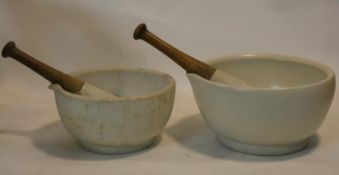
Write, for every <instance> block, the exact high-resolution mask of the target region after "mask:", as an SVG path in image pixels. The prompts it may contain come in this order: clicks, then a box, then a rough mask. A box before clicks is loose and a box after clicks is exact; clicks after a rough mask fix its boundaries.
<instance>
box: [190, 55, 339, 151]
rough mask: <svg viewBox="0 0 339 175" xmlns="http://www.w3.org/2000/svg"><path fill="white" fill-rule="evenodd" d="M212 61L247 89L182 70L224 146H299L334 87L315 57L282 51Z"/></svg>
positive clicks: (255, 148) (271, 148)
mask: <svg viewBox="0 0 339 175" xmlns="http://www.w3.org/2000/svg"><path fill="white" fill-rule="evenodd" d="M209 63H210V64H211V65H213V66H215V67H217V68H219V69H221V70H223V71H225V72H227V73H229V74H230V75H233V76H235V77H237V78H239V79H241V80H244V81H245V82H246V83H247V84H248V85H249V86H251V87H236V86H232V85H226V84H220V83H216V82H212V81H208V80H206V79H203V78H201V77H200V76H197V75H195V74H187V76H188V78H189V80H190V82H191V85H192V89H193V92H194V96H195V99H196V101H197V104H198V106H199V109H200V112H201V114H202V116H203V118H204V119H205V121H206V122H207V123H208V124H209V126H210V127H211V128H212V129H213V130H214V131H215V133H216V135H217V138H218V140H219V141H221V143H223V144H224V145H225V146H227V147H229V148H231V149H233V150H237V151H240V152H244V153H249V154H257V155H280V154H287V153H291V152H295V151H297V150H300V149H301V148H303V147H304V146H305V145H306V144H307V142H308V139H309V137H310V136H312V135H313V134H314V133H315V132H316V130H317V129H318V128H319V127H320V125H321V123H322V121H323V120H324V118H325V116H326V114H327V112H328V109H329V107H330V104H331V102H332V98H333V95H334V90H335V75H334V72H333V71H332V70H331V69H330V68H329V67H327V66H325V65H323V64H320V63H316V62H314V61H310V60H306V59H302V58H297V57H292V56H283V55H271V54H252V55H233V56H226V57H222V58H219V59H215V60H213V61H211V62H209Z"/></svg>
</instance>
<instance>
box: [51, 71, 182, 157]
mask: <svg viewBox="0 0 339 175" xmlns="http://www.w3.org/2000/svg"><path fill="white" fill-rule="evenodd" d="M72 75H73V76H75V77H77V78H80V79H82V80H85V81H88V82H90V83H92V84H94V85H96V86H98V87H100V88H102V89H104V90H106V91H108V92H112V93H114V94H116V95H118V96H121V97H122V98H120V99H109V98H108V99H100V98H96V97H89V96H81V95H76V94H72V93H69V92H67V91H65V90H63V89H62V88H61V87H60V86H59V85H56V84H53V85H51V86H50V88H51V89H53V90H54V94H55V100H56V105H57V109H58V112H59V115H60V118H61V121H62V123H63V124H64V126H65V127H66V128H67V129H68V131H69V132H70V133H71V134H72V135H73V136H74V137H75V138H76V139H78V140H79V142H80V144H81V145H82V146H83V147H84V148H86V149H88V150H91V151H94V152H97V153H110V154H121V153H128V152H134V151H138V150H141V149H143V148H146V147H148V146H149V145H150V144H152V143H153V141H154V139H155V137H156V136H158V135H159V134H160V133H161V131H162V129H163V128H164V127H165V125H166V123H167V121H168V119H169V117H170V114H171V111H172V107H173V101H174V94H175V81H174V79H173V78H172V77H170V76H169V75H167V74H163V73H160V72H157V71H152V70H145V69H133V70H132V69H106V70H87V71H81V72H76V73H73V74H72Z"/></svg>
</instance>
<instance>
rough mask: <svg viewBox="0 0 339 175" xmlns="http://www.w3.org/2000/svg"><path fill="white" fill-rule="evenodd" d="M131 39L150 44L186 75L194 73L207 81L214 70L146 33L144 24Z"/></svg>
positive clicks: (148, 32)
mask: <svg viewBox="0 0 339 175" xmlns="http://www.w3.org/2000/svg"><path fill="white" fill-rule="evenodd" d="M133 37H134V39H136V40H137V39H142V40H144V41H146V42H147V43H149V44H151V45H152V46H154V47H155V48H157V49H158V50H160V51H161V52H163V53H164V54H166V55H167V56H168V57H170V58H171V59H172V60H173V61H175V62H176V63H177V64H179V65H180V66H181V67H182V68H183V69H185V70H186V71H187V72H188V73H195V74H198V75H200V76H202V77H203V78H205V79H208V80H209V79H211V77H212V75H213V73H214V72H215V70H216V68H214V67H212V66H210V65H208V64H206V63H203V62H201V61H199V60H197V59H195V58H193V57H191V56H189V55H187V54H185V53H183V52H182V51H180V50H178V49H176V48H175V47H173V46H171V45H170V44H168V43H166V42H165V41H163V40H162V39H160V38H159V37H157V36H156V35H154V34H153V33H151V32H150V31H148V30H147V28H146V25H145V24H140V25H139V26H138V27H137V28H136V29H135V31H134V35H133Z"/></svg>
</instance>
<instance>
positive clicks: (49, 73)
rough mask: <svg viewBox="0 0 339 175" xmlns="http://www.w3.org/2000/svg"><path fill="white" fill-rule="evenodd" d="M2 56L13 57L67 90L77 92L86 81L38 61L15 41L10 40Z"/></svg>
mask: <svg viewBox="0 0 339 175" xmlns="http://www.w3.org/2000/svg"><path fill="white" fill-rule="evenodd" d="M2 56H3V57H4V58H7V57H11V58H14V59H15V60H17V61H19V62H20V63H22V64H24V65H26V66H27V67H29V68H30V69H32V70H33V71H35V72H36V73H38V74H40V75H41V76H43V77H44V78H46V79H47V80H48V81H50V82H51V83H57V84H60V85H61V87H62V88H64V89H65V90H67V91H70V92H73V93H77V92H79V91H80V89H81V88H82V86H83V85H84V82H83V81H82V80H79V79H76V78H74V77H72V76H70V75H68V74H65V73H63V72H61V71H59V70H56V69H54V68H53V67H50V66H48V65H47V64H45V63H42V62H40V61H38V60H37V59H35V58H33V57H32V56H30V55H28V54H26V53H25V52H23V51H21V50H20V49H18V48H17V47H16V46H15V43H14V42H13V41H10V42H8V43H7V44H6V45H5V47H4V48H3V50H2Z"/></svg>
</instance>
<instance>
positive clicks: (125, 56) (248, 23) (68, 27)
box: [0, 0, 339, 175]
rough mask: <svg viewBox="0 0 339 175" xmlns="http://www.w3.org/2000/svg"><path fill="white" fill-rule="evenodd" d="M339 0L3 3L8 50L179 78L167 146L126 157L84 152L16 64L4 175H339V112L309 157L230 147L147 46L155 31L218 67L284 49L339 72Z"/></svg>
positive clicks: (2, 85) (1, 88)
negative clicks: (142, 26)
mask: <svg viewBox="0 0 339 175" xmlns="http://www.w3.org/2000/svg"><path fill="white" fill-rule="evenodd" d="M338 17H339V1H337V0H323V1H320V0H318V1H316V0H247V1H244V0H228V1H221V0H220V1H216V0H215V1H202V0H196V1H193V0H181V1H179V0H172V1H160V0H158V1H156V0H153V1H151V0H147V1H146V0H144V1H137V0H130V1H128V0H120V1H118V0H114V1H113V0H111V1H103V0H102V1H98V0H97V1H95V0H92V1H89V0H72V1H67V0H54V1H52V0H31V1H25V0H0V46H1V47H3V45H4V44H5V43H6V42H7V41H9V40H14V41H15V42H16V43H17V45H18V47H19V48H21V49H23V50H25V51H27V52H29V53H30V54H31V55H34V56H35V57H36V58H39V59H40V60H41V61H43V62H45V63H48V64H50V65H52V66H54V67H56V68H58V69H60V70H63V71H65V72H72V71H75V70H81V69H84V68H102V67H138V68H139V67H143V68H151V69H156V70H160V71H163V72H166V73H168V74H170V75H172V76H173V77H174V78H175V79H176V81H177V95H176V101H175V106H174V110H173V113H172V116H171V118H170V121H169V123H168V125H167V127H166V128H165V130H164V132H163V134H162V138H161V139H160V140H159V143H157V144H156V145H155V146H153V147H152V148H150V149H148V150H145V151H143V152H139V153H135V154H129V155H125V156H111V155H99V154H94V153H90V152H87V151H84V150H82V149H81V148H80V147H79V146H78V145H77V144H76V142H75V141H74V139H73V138H72V137H71V136H70V135H69V134H68V133H67V131H66V130H65V129H64V127H63V126H62V124H61V123H60V122H59V118H58V114H57V111H56V108H55V103H54V98H53V94H52V92H51V91H50V90H48V88H47V86H48V82H47V81H46V80H44V79H42V78H41V77H39V76H37V75H36V74H35V73H33V72H31V71H30V70H29V69H27V68H25V67H23V66H22V65H20V64H19V63H17V62H16V61H14V60H12V59H6V60H1V63H0V93H1V96H0V120H1V122H0V174H1V175H2V174H4V175H7V174H32V175H33V174H80V173H81V174H83V175H85V174H193V173H194V174H197V175H198V174H221V173H223V174H226V173H227V174H303V173H304V174H320V173H321V174H335V172H338V171H339V166H338V165H339V138H338V136H339V134H338V129H337V128H338V127H339V123H338V122H339V119H338V117H339V109H338V101H339V97H338V95H336V96H335V99H334V102H333V105H332V107H331V109H330V111H329V114H328V116H327V118H326V120H325V122H324V123H323V125H322V126H321V128H320V129H319V131H318V133H317V135H316V136H315V137H313V139H312V142H311V144H310V146H309V147H308V148H307V149H306V150H304V151H301V152H299V153H296V154H292V155H288V156H278V157H257V156H250V155H245V154H241V153H236V152H233V151H230V150H228V149H226V148H224V147H222V146H221V145H220V144H219V143H218V142H217V141H216V140H215V138H214V135H213V133H212V131H211V130H210V129H209V128H208V127H207V126H206V125H205V123H204V122H203V120H202V118H201V116H200V114H199V111H198V109H197V106H196V104H195V101H194V99H193V97H192V93H191V89H190V85H189V82H188V80H187V79H186V77H185V72H184V71H183V70H182V69H181V68H180V67H179V66H177V65H176V64H175V63H173V62H172V61H171V60H169V59H168V58H167V57H166V56H164V55H163V54H161V53H160V52H158V51H157V50H155V49H154V48H152V47H151V46H149V45H148V44H146V43H145V42H143V41H135V40H134V39H133V37H132V33H133V31H134V29H135V27H136V26H137V25H138V24H139V23H141V22H145V23H146V24H147V26H148V28H149V30H150V31H152V32H153V33H155V34H157V35H159V36H160V37H162V38H163V39H165V40H166V41H168V42H169V43H171V44H173V45H175V46H176V47H178V48H179V49H181V50H183V51H185V52H186V53H188V54H190V55H192V56H194V57H196V58H199V59H201V60H208V59H209V58H213V57H217V56H221V55H227V54H234V53H258V52H260V53H278V54H289V55H295V56H301V57H306V58H309V59H313V60H316V61H319V62H322V63H324V64H327V65H329V66H330V67H332V68H333V69H334V70H335V72H336V73H337V74H338V73H339V61H338V59H339V22H338Z"/></svg>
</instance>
